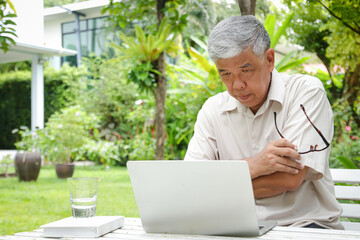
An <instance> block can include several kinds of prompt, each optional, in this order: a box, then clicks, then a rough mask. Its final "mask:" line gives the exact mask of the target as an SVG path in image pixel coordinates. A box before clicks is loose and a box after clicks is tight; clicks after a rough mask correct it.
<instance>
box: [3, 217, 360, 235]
mask: <svg viewBox="0 0 360 240" xmlns="http://www.w3.org/2000/svg"><path fill="white" fill-rule="evenodd" d="M54 239H56V238H45V237H43V231H42V229H38V230H35V231H33V232H22V233H17V234H15V235H13V236H0V240H54ZM62 239H73V240H86V238H62ZM88 239H89V238H88ZM91 239H94V238H91ZM98 239H99V240H115V239H127V240H137V239H145V240H159V239H166V240H169V239H184V240H197V239H199V240H210V239H214V240H235V239H251V240H252V239H277V240H281V239H284V240H285V239H286V240H289V239H294V240H297V239H304V240H305V239H306V240H308V239H309V240H311V239H316V240H319V239H326V240H333V239H360V231H344V230H328V229H311V228H294V227H275V228H273V229H272V230H271V231H269V232H268V233H266V234H264V235H263V236H260V237H257V238H234V237H220V236H204V235H176V234H150V233H145V232H144V230H143V228H142V226H141V221H140V219H139V218H125V225H124V227H122V228H119V229H117V230H115V231H113V232H111V233H108V234H106V235H104V236H102V237H100V238H98Z"/></svg>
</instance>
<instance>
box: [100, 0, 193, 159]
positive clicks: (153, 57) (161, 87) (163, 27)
mask: <svg viewBox="0 0 360 240" xmlns="http://www.w3.org/2000/svg"><path fill="white" fill-rule="evenodd" d="M185 3H186V1H185V0H156V1H155V0H149V1H147V0H138V1H130V0H124V1H120V2H115V1H113V0H110V3H109V5H107V6H106V7H105V8H104V9H103V13H104V12H109V14H110V18H109V19H110V21H112V23H113V24H114V26H115V27H118V28H120V29H124V28H126V27H129V26H130V27H131V26H133V25H139V27H136V28H135V30H136V38H137V40H138V43H135V45H132V46H129V50H130V51H131V50H133V51H134V52H138V53H139V52H142V53H141V54H143V55H144V56H146V58H142V59H141V58H140V59H131V60H132V61H133V63H135V65H134V66H135V68H134V69H133V71H132V72H130V75H129V76H128V77H129V78H128V79H130V80H133V81H134V82H135V83H140V84H139V86H140V88H142V87H144V86H147V87H148V88H147V89H149V90H151V91H152V92H153V93H154V96H155V128H156V154H155V158H156V159H164V148H165V138H166V127H165V98H166V78H165V76H166V72H165V50H166V48H167V46H164V45H162V43H161V42H157V41H156V40H157V39H156V38H155V37H154V36H157V34H156V32H158V31H159V32H161V33H160V34H162V35H161V36H162V37H163V36H164V37H165V38H163V39H164V40H165V41H166V42H167V40H168V37H170V33H176V32H179V31H180V30H181V29H182V28H183V27H184V26H185V25H186V15H180V13H179V11H178V9H181V8H182V6H183V5H185ZM165 15H167V18H166V19H168V21H169V23H165V22H166V21H167V20H165V19H164V17H165ZM135 23H136V24H135ZM168 26H169V27H168ZM147 35H148V36H147ZM159 36H160V35H159ZM122 40H125V41H126V38H125V36H124V35H123V36H122ZM145 41H146V42H147V44H148V45H147V46H150V45H151V48H147V49H148V50H151V52H146V49H145V48H144V47H145V46H146V45H144V44H145ZM130 42H131V41H128V42H127V43H130ZM165 45H166V44H165ZM159 46H162V47H160V48H159V49H156V48H157V47H159ZM120 48H121V47H120ZM125 48H126V47H125ZM125 48H122V49H125ZM137 48H138V49H137ZM140 48H144V49H140ZM149 56H150V57H149ZM129 60H130V59H129Z"/></svg>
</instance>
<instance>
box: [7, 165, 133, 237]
mask: <svg viewBox="0 0 360 240" xmlns="http://www.w3.org/2000/svg"><path fill="white" fill-rule="evenodd" d="M74 177H100V183H99V188H98V199H97V209H96V214H97V215H98V216H114V215H116V216H126V217H139V214H138V210H137V207H136V202H135V198H134V194H133V191H132V187H131V184H130V179H129V175H128V172H127V169H126V168H124V167H111V168H110V169H109V170H105V169H104V167H102V166H91V167H89V166H88V167H79V166H77V167H76V168H75V173H74ZM70 216H71V206H70V197H69V191H68V186H67V181H66V180H65V179H58V178H57V177H56V173H55V169H54V166H43V167H42V168H41V170H40V175H39V178H38V179H37V181H36V182H19V181H18V179H17V178H16V177H11V178H0V236H1V235H12V234H14V233H17V232H24V231H32V230H34V229H38V228H39V227H40V226H41V225H42V224H45V223H49V222H52V221H55V220H59V219H62V218H65V217H70Z"/></svg>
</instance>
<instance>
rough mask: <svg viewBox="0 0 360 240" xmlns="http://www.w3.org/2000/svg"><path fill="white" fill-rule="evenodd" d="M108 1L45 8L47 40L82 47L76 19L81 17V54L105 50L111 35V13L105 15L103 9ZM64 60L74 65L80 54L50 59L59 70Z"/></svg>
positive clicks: (45, 35) (100, 0) (57, 43)
mask: <svg viewBox="0 0 360 240" xmlns="http://www.w3.org/2000/svg"><path fill="white" fill-rule="evenodd" d="M107 4H109V0H91V1H85V2H78V3H72V4H67V5H63V6H55V7H51V8H45V9H44V12H43V16H44V39H45V42H47V43H52V44H55V45H60V46H62V47H64V48H67V49H73V50H78V44H79V43H78V35H77V34H78V33H77V22H76V16H78V17H79V25H80V41H81V56H89V54H90V52H94V53H95V54H97V55H100V54H101V53H102V52H104V51H105V49H106V42H107V39H108V38H109V36H111V33H110V34H109V33H107V32H106V28H105V27H106V24H107V23H106V21H105V19H106V18H107V15H101V9H102V8H103V7H104V6H105V5H107ZM79 52H80V51H78V53H79ZM64 61H66V62H69V63H70V64H71V65H76V63H77V59H76V56H68V57H63V58H60V57H53V58H52V59H51V61H50V62H51V65H52V66H53V67H54V68H55V69H59V68H60V66H61V64H62V63H63V62H64Z"/></svg>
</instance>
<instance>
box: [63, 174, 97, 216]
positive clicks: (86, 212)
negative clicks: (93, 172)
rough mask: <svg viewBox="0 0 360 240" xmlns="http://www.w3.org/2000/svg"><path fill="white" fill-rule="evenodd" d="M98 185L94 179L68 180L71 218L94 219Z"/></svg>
mask: <svg viewBox="0 0 360 240" xmlns="http://www.w3.org/2000/svg"><path fill="white" fill-rule="evenodd" d="M98 183H99V178H96V177H82V178H68V185H69V192H70V201H71V210H72V215H73V217H75V218H88V217H95V215H96V198H97V189H98Z"/></svg>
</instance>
